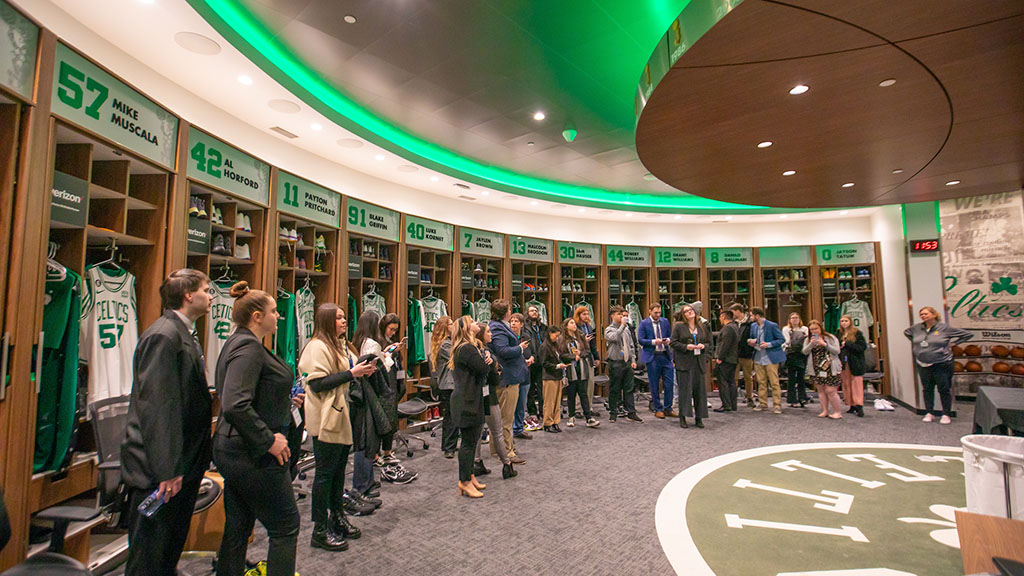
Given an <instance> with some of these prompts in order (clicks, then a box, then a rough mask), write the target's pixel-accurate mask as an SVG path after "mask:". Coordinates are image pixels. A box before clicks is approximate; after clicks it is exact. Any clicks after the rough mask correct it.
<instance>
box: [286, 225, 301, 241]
mask: <svg viewBox="0 0 1024 576" xmlns="http://www.w3.org/2000/svg"><path fill="white" fill-rule="evenodd" d="M288 238H290V239H291V241H292V242H298V241H299V232H298V230H296V229H295V228H292V229H291V230H289V231H288Z"/></svg>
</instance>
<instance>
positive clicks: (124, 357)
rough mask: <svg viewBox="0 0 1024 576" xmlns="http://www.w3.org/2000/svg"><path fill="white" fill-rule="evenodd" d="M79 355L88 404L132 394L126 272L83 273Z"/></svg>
mask: <svg viewBox="0 0 1024 576" xmlns="http://www.w3.org/2000/svg"><path fill="white" fill-rule="evenodd" d="M83 284H85V289H84V293H85V300H84V301H83V303H82V325H81V343H80V346H79V354H80V356H81V357H82V359H83V360H85V361H86V362H88V363H89V401H88V402H89V404H92V403H94V402H97V401H99V400H105V399H107V398H116V397H118V396H127V395H129V394H131V391H132V378H133V376H134V369H133V366H132V357H133V356H134V354H135V346H136V345H137V344H138V342H139V322H138V313H137V312H136V308H135V276H132V275H131V274H130V273H129V272H128V271H127V270H120V269H119V270H104V269H102V268H100V267H97V266H93V267H92V268H88V269H86V271H85V278H84V279H83Z"/></svg>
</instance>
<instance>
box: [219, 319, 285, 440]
mask: <svg viewBox="0 0 1024 576" xmlns="http://www.w3.org/2000/svg"><path fill="white" fill-rule="evenodd" d="M216 381H217V395H218V396H219V397H220V418H218V420H217V431H216V432H214V435H213V438H214V439H213V443H214V449H215V451H216V452H218V453H224V452H230V453H232V454H237V453H247V454H248V455H249V456H250V457H251V458H252V459H253V460H260V459H270V458H273V457H272V456H270V455H269V454H267V450H269V449H270V447H271V446H272V445H273V444H274V434H276V433H280V434H284V435H285V436H287V435H288V432H289V430H290V429H291V425H292V413H291V404H292V400H291V389H292V383H293V381H292V369H291V367H290V366H288V364H286V363H285V361H284V360H282V359H281V358H279V357H278V356H277V355H275V354H274V353H273V352H271V351H270V350H267V348H266V347H265V346H263V343H262V342H260V341H259V340H258V339H257V338H256V335H255V334H253V333H252V332H251V331H250V330H249V329H248V328H237V329H235V332H234V333H233V334H231V336H228V339H227V342H225V343H224V348H223V349H222V350H221V352H220V356H219V357H218V358H217V373H216Z"/></svg>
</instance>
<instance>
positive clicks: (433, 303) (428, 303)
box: [420, 296, 448, 350]
mask: <svg viewBox="0 0 1024 576" xmlns="http://www.w3.org/2000/svg"><path fill="white" fill-rule="evenodd" d="M420 313H421V314H422V316H423V318H422V320H421V321H422V323H423V342H424V346H425V347H426V348H427V349H428V350H429V349H430V339H431V338H433V336H434V324H436V323H437V319H438V318H440V317H441V316H447V315H448V306H447V305H446V304H445V303H444V300H441V299H440V298H437V297H435V296H427V297H426V298H424V299H423V300H421V301H420Z"/></svg>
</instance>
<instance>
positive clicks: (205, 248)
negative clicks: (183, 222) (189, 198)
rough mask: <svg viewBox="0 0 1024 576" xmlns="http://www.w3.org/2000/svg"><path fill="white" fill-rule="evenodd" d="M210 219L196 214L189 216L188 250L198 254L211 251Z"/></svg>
mask: <svg viewBox="0 0 1024 576" xmlns="http://www.w3.org/2000/svg"><path fill="white" fill-rule="evenodd" d="M211 228H212V226H210V221H209V220H207V219H205V218H197V217H195V216H189V217H188V251H189V252H195V253H196V254H209V253H210V233H211Z"/></svg>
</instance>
